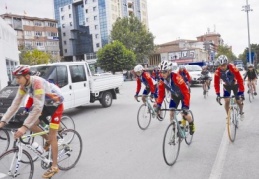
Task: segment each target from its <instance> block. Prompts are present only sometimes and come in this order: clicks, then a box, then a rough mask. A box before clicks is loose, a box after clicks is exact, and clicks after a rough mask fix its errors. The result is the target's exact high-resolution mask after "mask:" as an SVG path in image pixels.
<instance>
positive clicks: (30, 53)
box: [20, 49, 51, 65]
mask: <svg viewBox="0 0 259 179" xmlns="http://www.w3.org/2000/svg"><path fill="white" fill-rule="evenodd" d="M50 58H51V55H50V54H48V53H46V52H42V51H39V50H37V49H33V50H25V49H22V50H21V53H20V63H21V64H24V65H38V64H47V63H49V59H50Z"/></svg>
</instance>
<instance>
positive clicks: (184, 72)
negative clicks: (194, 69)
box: [178, 69, 191, 83]
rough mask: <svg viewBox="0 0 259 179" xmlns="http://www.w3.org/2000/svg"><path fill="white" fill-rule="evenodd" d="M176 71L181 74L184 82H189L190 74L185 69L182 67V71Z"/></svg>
mask: <svg viewBox="0 0 259 179" xmlns="http://www.w3.org/2000/svg"><path fill="white" fill-rule="evenodd" d="M178 73H179V74H180V75H181V76H182V78H183V80H184V82H185V83H186V82H191V76H190V74H189V72H188V71H187V70H186V69H183V70H182V71H181V70H179V72H178Z"/></svg>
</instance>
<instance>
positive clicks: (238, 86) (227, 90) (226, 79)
mask: <svg viewBox="0 0 259 179" xmlns="http://www.w3.org/2000/svg"><path fill="white" fill-rule="evenodd" d="M217 62H218V63H219V67H218V68H217V70H216V71H215V74H214V87H215V92H216V95H217V98H216V100H217V101H219V100H220V79H222V81H223V83H224V84H223V93H224V99H225V110H226V112H227V113H228V110H229V103H230V99H229V97H230V94H231V91H233V93H234V95H235V96H236V100H237V104H238V106H239V109H240V115H241V120H243V119H244V112H243V102H242V101H243V100H244V99H245V98H244V90H245V89H244V82H243V78H242V76H241V74H240V72H239V71H238V69H237V68H236V67H235V66H234V65H233V64H229V63H228V58H227V56H225V55H220V56H219V57H218V59H217Z"/></svg>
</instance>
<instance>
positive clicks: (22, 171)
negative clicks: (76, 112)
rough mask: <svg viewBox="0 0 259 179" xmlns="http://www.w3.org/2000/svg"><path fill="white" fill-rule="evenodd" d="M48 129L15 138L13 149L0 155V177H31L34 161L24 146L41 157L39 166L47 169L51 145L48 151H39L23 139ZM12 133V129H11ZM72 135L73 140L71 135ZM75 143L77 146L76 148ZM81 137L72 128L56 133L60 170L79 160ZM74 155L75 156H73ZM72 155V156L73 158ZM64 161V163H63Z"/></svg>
mask: <svg viewBox="0 0 259 179" xmlns="http://www.w3.org/2000/svg"><path fill="white" fill-rule="evenodd" d="M48 132H49V131H43V132H39V133H33V134H30V135H24V136H22V137H21V138H19V139H16V140H15V141H14V144H13V149H10V150H8V151H6V152H5V153H3V154H2V155H1V156H0V178H4V179H7V178H15V177H18V178H21V179H32V178H33V173H34V162H33V159H32V157H31V155H30V154H29V153H28V151H27V150H24V147H26V148H28V149H29V150H31V151H33V152H34V153H35V154H36V155H37V156H38V157H39V158H40V159H41V167H42V168H43V169H48V168H50V167H51V164H52V160H51V157H52V154H51V146H50V149H49V151H48V152H43V153H41V152H40V151H38V150H37V149H35V148H34V147H33V145H32V144H31V143H29V142H25V141H24V140H25V139H28V138H34V137H35V136H40V135H44V134H47V133H48ZM12 133H14V131H12ZM71 135H72V136H73V140H71V137H68V136H71ZM76 145H78V146H79V147H78V148H77V147H76ZM82 148H83V144H82V139H81V136H80V135H79V133H78V132H77V131H75V130H73V129H65V130H64V131H62V132H61V133H60V134H59V135H58V167H59V169H60V170H69V169H71V168H73V167H74V166H75V165H76V164H77V162H78V161H79V159H80V157H81V153H82ZM74 156H75V157H74ZM73 157H74V158H73ZM24 161H28V162H24ZM65 162H66V163H65Z"/></svg>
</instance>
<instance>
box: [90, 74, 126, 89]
mask: <svg viewBox="0 0 259 179" xmlns="http://www.w3.org/2000/svg"><path fill="white" fill-rule="evenodd" d="M123 81H124V80H123V75H122V74H120V75H112V74H101V75H99V76H92V78H91V81H90V88H91V93H98V92H100V91H105V90H109V89H115V88H118V87H120V86H122V84H123Z"/></svg>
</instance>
